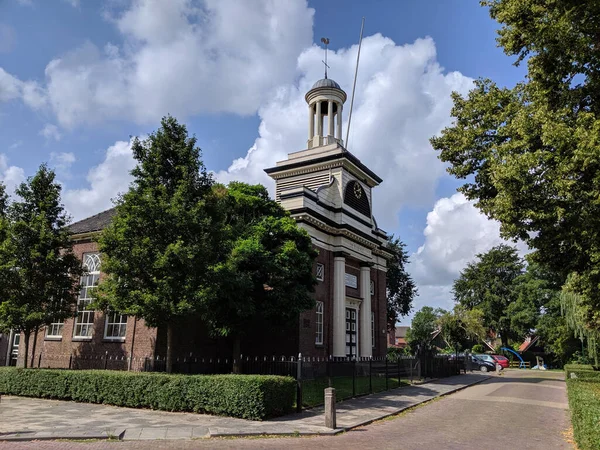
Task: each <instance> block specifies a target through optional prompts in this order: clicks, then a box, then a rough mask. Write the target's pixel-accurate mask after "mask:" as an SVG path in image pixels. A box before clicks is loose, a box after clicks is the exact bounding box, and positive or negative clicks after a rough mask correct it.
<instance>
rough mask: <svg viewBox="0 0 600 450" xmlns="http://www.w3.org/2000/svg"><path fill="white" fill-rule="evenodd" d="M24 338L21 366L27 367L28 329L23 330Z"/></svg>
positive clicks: (29, 334)
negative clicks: (23, 353)
mask: <svg viewBox="0 0 600 450" xmlns="http://www.w3.org/2000/svg"><path fill="white" fill-rule="evenodd" d="M23 335H24V338H25V355H24V356H25V357H24V358H23V367H24V368H25V369H27V357H28V356H29V337H30V336H31V332H30V331H24V332H23Z"/></svg>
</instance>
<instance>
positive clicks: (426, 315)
mask: <svg viewBox="0 0 600 450" xmlns="http://www.w3.org/2000/svg"><path fill="white" fill-rule="evenodd" d="M444 312H445V311H443V310H439V309H437V310H436V309H433V308H432V307H431V306H423V307H422V308H421V309H420V310H419V311H417V312H416V313H415V316H414V317H413V320H412V322H411V324H410V328H409V329H408V331H407V333H406V342H407V343H408V345H409V347H410V349H411V351H412V353H413V354H415V355H422V354H425V353H426V352H429V351H431V350H432V349H433V344H432V342H431V338H432V334H433V333H434V332H435V331H436V330H437V329H438V319H439V316H440V315H441V314H443V313H444Z"/></svg>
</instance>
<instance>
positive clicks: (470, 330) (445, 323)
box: [438, 305, 485, 351]
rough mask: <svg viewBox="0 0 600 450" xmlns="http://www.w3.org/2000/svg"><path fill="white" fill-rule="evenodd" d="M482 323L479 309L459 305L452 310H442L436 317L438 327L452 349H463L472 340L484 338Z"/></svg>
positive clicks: (481, 314)
mask: <svg viewBox="0 0 600 450" xmlns="http://www.w3.org/2000/svg"><path fill="white" fill-rule="evenodd" d="M482 323H483V313H482V311H481V310H479V309H466V308H465V307H463V306H461V305H456V307H455V308H454V310H453V311H444V312H443V313H441V314H440V316H439V318H438V327H439V329H440V330H441V333H442V336H443V338H444V341H445V342H446V343H447V344H448V345H449V346H450V349H451V350H452V351H461V350H464V349H465V348H467V347H468V346H469V345H470V344H471V343H472V342H473V341H474V340H480V339H482V338H484V337H485V329H484V327H483V325H482Z"/></svg>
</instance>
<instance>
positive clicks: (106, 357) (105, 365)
mask: <svg viewBox="0 0 600 450" xmlns="http://www.w3.org/2000/svg"><path fill="white" fill-rule="evenodd" d="M107 367H108V350H107V351H106V352H105V353H104V370H106V368H107Z"/></svg>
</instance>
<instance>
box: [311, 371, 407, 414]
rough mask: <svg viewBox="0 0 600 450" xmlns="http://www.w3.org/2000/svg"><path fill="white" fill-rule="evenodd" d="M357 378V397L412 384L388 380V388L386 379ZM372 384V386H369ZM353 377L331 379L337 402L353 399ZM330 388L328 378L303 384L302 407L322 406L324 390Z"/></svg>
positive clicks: (396, 379)
mask: <svg viewBox="0 0 600 450" xmlns="http://www.w3.org/2000/svg"><path fill="white" fill-rule="evenodd" d="M369 378H370V377H356V378H355V380H354V383H355V388H354V391H355V392H354V393H355V395H364V394H369V393H370V392H371V389H370V388H372V392H381V391H385V390H386V389H394V388H397V387H400V386H407V385H409V384H410V382H409V381H408V380H399V379H398V378H388V379H387V383H388V384H387V386H386V380H385V377H372V378H371V381H369ZM369 383H371V386H369ZM352 384H353V381H352V377H333V378H331V387H333V388H335V390H336V400H337V401H338V402H339V401H341V400H345V399H348V398H352V397H353V395H352V394H353V389H352ZM328 387H330V386H329V379H328V378H327V377H323V378H319V379H316V380H305V381H303V382H302V405H303V406H305V407H311V406H318V405H322V404H323V402H324V390H325V388H328Z"/></svg>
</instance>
